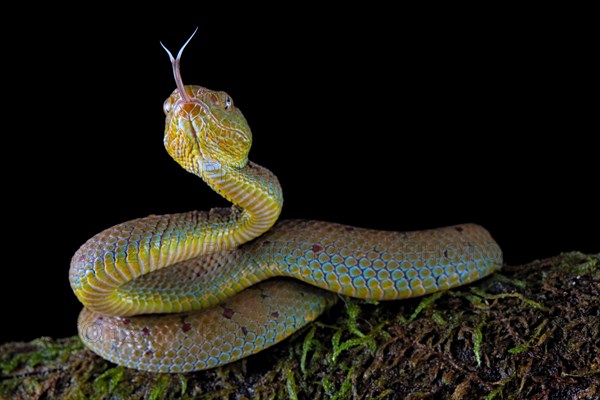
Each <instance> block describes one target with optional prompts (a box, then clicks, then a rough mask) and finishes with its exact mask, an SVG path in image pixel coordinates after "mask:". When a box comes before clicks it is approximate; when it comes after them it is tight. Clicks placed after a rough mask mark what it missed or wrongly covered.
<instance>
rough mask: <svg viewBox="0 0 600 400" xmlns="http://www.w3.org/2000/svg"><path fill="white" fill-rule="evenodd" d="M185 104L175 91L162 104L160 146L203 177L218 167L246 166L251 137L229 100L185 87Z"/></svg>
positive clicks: (225, 95)
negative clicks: (163, 123)
mask: <svg viewBox="0 0 600 400" xmlns="http://www.w3.org/2000/svg"><path fill="white" fill-rule="evenodd" d="M185 91H186V94H187V96H188V97H189V101H186V100H185V99H182V96H181V95H180V94H179V89H176V90H175V91H174V92H173V93H172V94H171V96H169V98H168V99H167V100H166V101H165V103H164V107H163V109H164V111H165V114H166V116H167V118H166V125H165V136H164V144H165V147H166V149H167V151H168V153H169V154H170V155H171V157H173V159H174V160H175V161H177V162H178V163H179V164H180V165H181V166H182V167H183V168H185V169H186V170H187V171H189V172H192V173H195V174H199V175H201V176H203V175H204V173H205V172H208V171H212V170H214V169H215V168H217V169H219V168H220V166H225V165H226V166H231V167H234V168H242V167H244V166H245V165H246V163H247V162H248V153H249V151H250V147H251V146H252V133H251V131H250V127H249V126H248V123H247V122H246V119H245V118H244V116H243V115H242V112H241V111H240V110H239V109H238V108H236V107H235V106H234V105H233V100H232V99H231V97H230V96H229V95H228V94H227V93H225V92H220V91H213V90H209V89H206V88H203V87H201V86H185Z"/></svg>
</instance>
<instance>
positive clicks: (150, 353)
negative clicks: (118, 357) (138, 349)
mask: <svg viewBox="0 0 600 400" xmlns="http://www.w3.org/2000/svg"><path fill="white" fill-rule="evenodd" d="M144 354H145V355H147V356H151V355H152V354H154V353H152V351H150V350H147V351H146V352H145V353H144Z"/></svg>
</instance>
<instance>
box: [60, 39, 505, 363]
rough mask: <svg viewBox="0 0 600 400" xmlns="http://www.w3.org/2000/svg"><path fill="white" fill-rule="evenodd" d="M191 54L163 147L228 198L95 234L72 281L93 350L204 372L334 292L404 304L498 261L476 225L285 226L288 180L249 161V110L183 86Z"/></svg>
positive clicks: (299, 321)
mask: <svg viewBox="0 0 600 400" xmlns="http://www.w3.org/2000/svg"><path fill="white" fill-rule="evenodd" d="M186 44H187V43H186ZM184 47H185V45H184ZM182 50H183V47H182V49H181V50H180V52H179V54H178V55H177V58H174V57H173V56H171V54H170V53H169V56H170V57H171V61H172V63H173V70H174V73H175V80H176V83H177V89H176V90H175V91H174V92H173V94H172V95H171V96H170V97H169V98H168V99H167V100H166V102H165V105H164V111H165V114H166V127H165V136H164V143H165V147H166V149H167V151H168V152H169V154H170V155H171V156H172V157H173V158H174V159H175V161H177V162H178V163H179V164H180V165H181V166H182V167H183V168H185V169H186V170H187V171H189V172H191V173H193V174H195V175H197V176H199V177H200V178H202V179H203V180H204V181H205V182H206V183H207V184H208V185H209V186H210V187H211V188H212V189H213V190H215V191H216V192H218V193H219V194H221V195H222V196H223V197H225V198H226V199H227V200H229V201H230V202H232V203H233V206H232V207H231V208H228V209H213V210H211V211H209V212H201V211H192V212H188V213H182V214H171V215H158V216H149V217H146V218H140V219H136V220H133V221H128V222H125V223H122V224H119V225H116V226H114V227H111V228H108V229H107V230H105V231H103V232H101V233H99V234H97V235H96V236H94V237H93V238H91V239H90V240H88V241H87V242H86V243H85V244H84V245H83V246H82V247H81V248H80V249H79V250H78V251H77V252H76V253H75V255H74V256H73V259H72V262H71V268H70V273H69V279H70V283H71V287H72V289H73V291H74V292H75V294H76V296H77V297H78V299H79V300H80V301H81V302H82V303H83V304H84V306H85V308H84V309H83V310H82V312H81V314H80V316H79V321H78V330H79V335H80V337H81V339H82V341H83V343H84V344H85V345H86V346H87V347H88V348H89V349H91V350H92V351H94V352H95V353H97V354H98V355H100V356H102V357H104V358H105V359H107V360H110V361H113V362H115V363H117V364H119V365H124V366H127V367H130V368H136V369H139V370H144V371H153V372H186V371H196V370H203V369H208V368H213V367H216V366H219V365H224V364H227V363H230V362H233V361H236V360H239V359H241V358H243V357H246V356H248V355H251V354H254V353H256V352H258V351H261V350H262V349H265V348H267V347H269V346H271V345H273V344H275V343H277V342H279V341H281V340H283V339H285V338H286V337H288V336H289V335H290V334H292V333H293V332H295V331H296V330H298V329H300V328H301V327H302V326H304V325H306V324H307V323H309V322H310V321H313V320H314V319H316V318H317V317H318V316H319V315H320V314H321V313H322V312H323V311H324V310H326V309H327V308H328V307H329V306H331V305H332V304H333V303H335V302H336V301H337V299H338V294H342V295H345V296H353V297H358V298H362V299H373V300H399V299H404V298H409V297H415V296H421V295H424V294H427V293H432V292H436V291H439V290H446V289H450V288H453V287H456V286H459V285H464V284H467V283H470V282H473V281H475V280H477V279H480V278H482V277H484V276H486V275H488V274H490V273H492V272H494V271H496V270H498V269H499V268H500V267H501V265H502V253H501V250H500V248H499V247H498V245H497V244H496V242H495V241H494V240H493V239H492V237H491V236H490V234H489V233H488V232H487V231H486V230H485V229H484V228H482V227H480V226H478V225H474V224H465V225H457V226H451V227H445V228H437V229H430V230H423V231H414V232H388V231H376V230H369V229H363V228H356V227H350V226H345V225H340V224H335V223H329V222H321V221H310V220H285V221H280V222H277V218H278V217H279V214H280V212H281V207H282V205H283V197H282V192H281V187H280V185H279V182H278V180H277V178H276V177H275V175H273V174H272V173H271V172H270V171H269V170H267V169H266V168H263V167H261V166H259V165H257V164H255V163H252V162H251V161H248V152H249V151H250V146H251V143H252V136H251V132H250V128H249V127H248V124H247V122H246V120H245V118H244V117H243V115H242V114H241V112H240V111H239V109H238V108H236V107H235V106H234V105H233V101H232V100H231V98H230V97H229V96H228V95H227V94H226V93H224V92H220V91H212V90H209V89H206V88H203V87H201V86H184V85H183V83H182V81H181V75H180V72H179V59H180V56H181V52H182ZM167 267H168V268H167ZM271 278H273V279H271ZM290 278H293V279H290Z"/></svg>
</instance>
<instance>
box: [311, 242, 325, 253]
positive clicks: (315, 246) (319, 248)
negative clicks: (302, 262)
mask: <svg viewBox="0 0 600 400" xmlns="http://www.w3.org/2000/svg"><path fill="white" fill-rule="evenodd" d="M312 251H314V252H315V253H318V252H320V251H323V246H321V245H318V244H313V246H312Z"/></svg>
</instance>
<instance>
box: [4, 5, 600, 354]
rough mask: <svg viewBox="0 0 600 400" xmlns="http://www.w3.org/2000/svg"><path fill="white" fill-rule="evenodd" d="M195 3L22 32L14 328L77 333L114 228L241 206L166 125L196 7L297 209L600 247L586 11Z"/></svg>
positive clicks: (533, 251)
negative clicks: (73, 269) (76, 258)
mask: <svg viewBox="0 0 600 400" xmlns="http://www.w3.org/2000/svg"><path fill="white" fill-rule="evenodd" d="M167 8H168V7H165V9H167ZM54 11H57V10H54ZM58 11H60V10H58ZM179 11H180V12H179V14H178V15H175V14H173V13H171V14H168V13H167V11H166V10H165V15H163V16H161V18H156V19H149V18H144V17H141V16H139V15H123V14H121V13H108V14H107V15H103V14H102V13H100V12H99V13H98V14H96V13H95V12H79V11H75V12H76V13H77V18H73V17H64V18H61V19H55V18H47V19H41V20H35V21H34V20H30V19H27V20H26V21H24V22H23V23H22V24H20V28H19V29H18V30H16V31H12V35H11V36H9V37H6V36H5V40H6V41H7V44H6V50H5V57H4V59H3V63H4V64H5V65H6V67H7V68H8V69H9V71H10V72H6V73H5V74H3V75H4V77H5V84H4V88H5V91H4V93H5V94H4V96H5V101H7V105H5V106H4V112H3V116H4V122H5V124H4V127H5V129H4V133H3V135H4V141H3V146H2V153H3V156H4V157H3V164H4V165H3V171H4V174H3V175H4V190H3V192H4V195H3V196H2V197H3V198H4V200H5V206H4V210H5V218H4V220H5V223H4V228H5V234H6V237H5V239H4V241H3V242H4V251H3V253H2V254H3V270H4V275H3V276H4V278H3V279H2V281H3V283H4V285H3V286H4V287H5V288H6V289H4V290H3V291H2V295H3V297H5V299H3V304H4V305H5V311H6V312H5V316H4V317H3V319H2V321H3V322H2V329H1V335H2V336H1V337H0V341H2V342H3V341H6V340H29V339H32V338H35V337H38V336H40V335H48V336H54V337H62V336H69V335H73V334H75V333H76V328H75V321H76V317H77V314H78V312H79V310H80V308H81V305H80V304H79V303H78V302H77V300H76V298H75V297H74V295H73V294H72V292H71V289H70V287H69V284H68V279H67V277H68V268H69V262H70V257H71V255H72V254H73V253H74V252H75V250H76V249H77V248H78V247H79V246H80V245H81V244H83V243H84V242H85V241H86V240H87V239H88V238H89V237H91V236H93V235H94V234H95V233H97V232H99V231H101V230H102V229H105V228H107V227H109V226H111V225H114V224H117V223H119V222H122V221H125V220H128V219H133V218H137V217H141V216H145V215H148V214H160V213H172V212H182V211H187V210H191V209H209V208H211V207H214V206H223V205H225V202H224V201H223V200H222V199H220V198H219V197H218V196H217V195H215V194H214V193H212V192H211V191H210V190H209V189H208V188H207V187H206V186H205V185H204V184H203V183H202V182H201V180H200V179H198V178H196V177H194V176H193V175H191V174H189V173H187V172H185V171H184V170H183V169H182V168H181V167H179V166H178V165H177V164H176V163H175V162H174V161H172V160H171V159H170V158H169V156H168V154H167V153H166V151H165V150H164V148H163V145H162V134H163V128H164V114H163V113H162V103H163V101H164V99H166V98H167V97H168V96H169V94H170V93H171V91H172V90H173V89H174V87H175V86H174V82H173V78H172V75H171V67H170V64H169V61H168V58H167V55H166V54H165V53H164V51H163V50H162V48H161V47H160V46H159V40H162V41H163V42H164V43H165V44H166V45H167V46H168V47H169V48H171V49H172V50H173V51H174V52H176V51H177V50H178V48H179V46H180V45H181V44H182V43H183V42H184V41H185V40H186V39H187V37H188V36H189V35H190V34H191V32H192V31H193V30H194V29H195V27H196V26H199V31H198V34H197V36H196V37H195V38H194V39H193V40H192V42H191V43H190V44H189V46H188V47H187V49H186V51H185V53H184V57H183V61H182V74H183V79H184V81H185V82H186V83H188V84H200V85H203V86H206V87H208V88H211V89H219V90H225V91H227V92H228V93H229V94H230V95H231V96H232V97H233V99H234V101H235V103H236V105H237V106H238V107H240V108H241V109H242V111H243V112H244V114H245V116H246V118H247V119H248V121H249V123H250V126H251V128H252V131H253V135H254V145H253V150H252V152H251V157H250V158H251V159H252V160H253V161H255V162H257V163H259V164H261V165H263V166H266V167H267V168H269V169H271V170H272V171H273V172H275V174H276V175H277V176H278V177H279V179H280V181H281V183H282V185H283V189H284V196H285V207H284V211H283V214H282V218H309V219H321V220H329V221H336V222H340V223H345V224H351V225H357V226H364V227H370V228H376V229H390V230H412V229H424V228H432V227H438V226H443V225H449V224H456V223H462V222H476V223H479V224H481V225H484V226H485V227H487V228H488V229H489V230H490V231H491V232H492V234H493V236H494V237H495V238H496V239H497V241H498V242H499V243H500V245H501V246H502V248H503V249H504V253H505V259H506V262H507V263H509V264H517V263H523V262H527V261H531V260H533V259H538V258H544V257H548V256H552V255H556V254H558V253H560V252H563V251H570V250H580V251H583V252H598V251H599V250H600V245H599V243H600V241H599V240H598V239H599V237H600V235H599V233H598V226H599V224H600V218H599V213H598V207H597V203H598V197H597V194H596V193H597V190H598V148H597V146H595V145H593V144H592V139H593V137H594V136H597V135H598V132H599V130H598V123H597V118H598V111H597V104H596V103H597V97H598V95H597V94H598V91H597V90H595V89H593V87H592V78H596V77H597V76H596V73H594V74H592V64H591V58H592V56H593V55H595V54H594V53H595V52H597V46H596V45H595V44H592V43H591V25H588V24H587V23H586V21H585V18H584V15H585V14H586V13H585V11H582V12H579V11H577V12H574V11H569V12H567V11H565V10H560V9H556V10H548V9H545V10H530V11H525V10H519V12H514V11H515V10H473V9H464V10H461V9H452V10H445V9H425V10H402V9H400V10H391V9H390V10H386V9H382V10H365V9H348V8H346V9H343V10H342V9H337V10H333V11H327V12H326V11H324V10H322V9H312V8H309V7H308V6H304V8H296V9H291V10H280V9H270V10H269V9H265V10H260V11H257V10H255V9H254V10H252V11H253V13H251V12H250V11H251V10H241V9H238V8H236V7H234V6H233V5H231V6H227V7H223V8H221V9H216V10H209V9H207V8H204V9H202V10H201V11H194V10H183V9H181V8H180V9H179ZM270 13H272V14H270ZM93 17H97V18H98V21H99V22H93V21H92V20H93ZM25 33H27V35H25ZM595 72H597V71H595ZM596 89H597V88H596Z"/></svg>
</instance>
